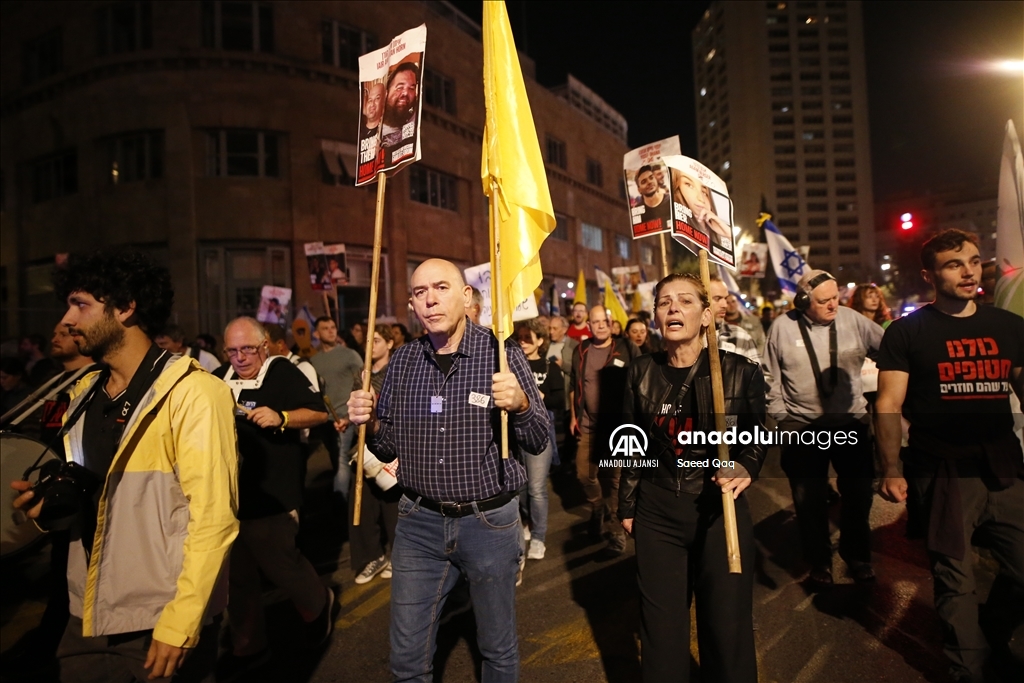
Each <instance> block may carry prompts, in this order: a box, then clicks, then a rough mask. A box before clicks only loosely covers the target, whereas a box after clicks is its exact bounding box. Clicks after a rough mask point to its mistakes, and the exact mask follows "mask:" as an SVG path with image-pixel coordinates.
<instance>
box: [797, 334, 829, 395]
mask: <svg viewBox="0 0 1024 683" xmlns="http://www.w3.org/2000/svg"><path fill="white" fill-rule="evenodd" d="M797 326H798V327H799V328H800V336H801V337H803V338H804V346H805V347H806V348H807V355H808V356H810V357H811V370H813V371H814V383H815V384H816V385H817V386H818V391H819V392H820V394H821V397H822V398H828V397H829V396H831V395H832V392H834V391H835V390H836V385H837V384H838V383H839V364H838V363H837V362H836V360H837V356H838V353H839V349H838V344H837V343H836V321H835V320H833V321H832V324H831V325H829V326H828V360H829V362H830V363H831V364H832V366H831V367H830V368H829V386H826V385H825V382H824V380H823V379H822V376H821V366H820V365H818V354H816V353H815V352H814V344H812V343H811V335H810V332H809V325H808V324H807V320H806V318H805V317H804V316H800V320H799V321H798V322H797Z"/></svg>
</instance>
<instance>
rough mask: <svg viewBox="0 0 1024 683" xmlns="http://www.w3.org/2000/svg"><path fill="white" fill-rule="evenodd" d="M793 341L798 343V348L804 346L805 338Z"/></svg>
mask: <svg viewBox="0 0 1024 683" xmlns="http://www.w3.org/2000/svg"><path fill="white" fill-rule="evenodd" d="M793 343H794V344H795V345H796V348H798V349H802V348H804V340H803V339H794V340H793Z"/></svg>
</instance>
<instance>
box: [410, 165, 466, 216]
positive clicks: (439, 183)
mask: <svg viewBox="0 0 1024 683" xmlns="http://www.w3.org/2000/svg"><path fill="white" fill-rule="evenodd" d="M458 183H459V179H458V178H456V177H455V176H450V175H448V174H447V173H441V172H440V171H435V170H433V169H430V168H424V167H423V166H413V167H412V168H410V169H409V199H411V200H413V201H414V202H419V203H420V204H428V205H430V206H436V207H437V208H439V209H448V210H449V211H458V210H459V184H458Z"/></svg>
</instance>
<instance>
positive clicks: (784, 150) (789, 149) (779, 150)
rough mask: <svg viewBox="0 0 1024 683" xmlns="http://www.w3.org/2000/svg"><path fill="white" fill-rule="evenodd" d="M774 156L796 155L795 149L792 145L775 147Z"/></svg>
mask: <svg viewBox="0 0 1024 683" xmlns="http://www.w3.org/2000/svg"><path fill="white" fill-rule="evenodd" d="M775 153H776V154H796V147H794V146H793V145H776V146H775Z"/></svg>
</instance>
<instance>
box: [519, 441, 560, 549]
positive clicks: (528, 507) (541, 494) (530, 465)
mask: <svg viewBox="0 0 1024 683" xmlns="http://www.w3.org/2000/svg"><path fill="white" fill-rule="evenodd" d="M554 452H555V447H554V442H553V441H549V442H548V445H547V446H546V447H545V448H544V450H543V451H541V452H540V453H539V454H533V453H530V452H529V451H523V464H524V465H526V478H527V484H526V491H525V493H521V494H520V495H522V497H521V498H520V500H519V508H520V509H521V510H522V514H523V519H524V520H525V519H529V520H530V538H536V539H537V540H538V541H540V542H541V543H543V542H544V539H545V537H546V536H547V533H548V472H549V471H550V470H551V457H552V456H553V455H554Z"/></svg>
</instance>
